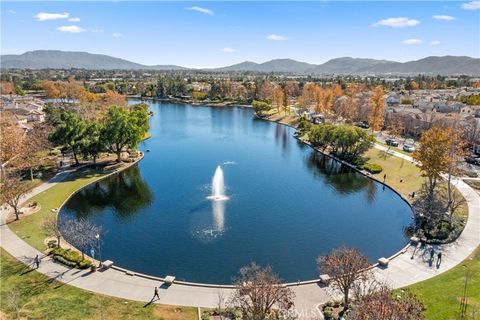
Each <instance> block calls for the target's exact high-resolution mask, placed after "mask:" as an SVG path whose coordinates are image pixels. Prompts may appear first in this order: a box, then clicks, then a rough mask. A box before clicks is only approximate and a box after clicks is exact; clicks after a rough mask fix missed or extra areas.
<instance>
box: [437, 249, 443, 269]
mask: <svg viewBox="0 0 480 320" xmlns="http://www.w3.org/2000/svg"><path fill="white" fill-rule="evenodd" d="M440 263H442V253H441V252H439V253H438V254H437V268H438V267H440Z"/></svg>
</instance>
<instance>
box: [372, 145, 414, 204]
mask: <svg viewBox="0 0 480 320" xmlns="http://www.w3.org/2000/svg"><path fill="white" fill-rule="evenodd" d="M364 156H365V157H367V158H370V160H369V161H368V162H369V163H376V164H379V165H381V166H382V168H383V171H382V172H380V173H379V174H375V175H374V177H375V178H377V179H379V180H382V181H383V175H384V174H386V175H387V179H386V183H387V184H388V185H389V186H391V187H392V188H394V189H395V190H397V191H398V192H399V193H401V194H402V195H403V196H404V197H405V198H407V199H408V194H409V193H410V192H412V191H415V192H417V191H418V190H420V187H421V185H422V183H423V182H424V178H423V177H422V176H421V175H420V169H419V168H418V167H417V166H416V165H415V164H413V163H411V162H410V161H407V160H405V159H401V158H398V157H395V156H393V155H390V154H387V153H385V152H383V151H380V150H378V149H375V148H371V149H370V150H368V152H367V153H365V155H364ZM400 180H403V182H400Z"/></svg>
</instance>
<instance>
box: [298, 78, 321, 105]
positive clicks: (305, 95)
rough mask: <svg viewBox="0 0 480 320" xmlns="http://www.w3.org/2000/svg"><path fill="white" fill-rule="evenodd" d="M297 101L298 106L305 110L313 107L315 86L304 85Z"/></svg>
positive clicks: (310, 84) (315, 98) (315, 96)
mask: <svg viewBox="0 0 480 320" xmlns="http://www.w3.org/2000/svg"><path fill="white" fill-rule="evenodd" d="M298 100H299V103H300V105H301V106H302V107H303V108H304V109H306V110H309V109H310V108H312V107H313V106H315V105H316V101H317V94H316V85H315V84H314V83H306V84H305V85H304V86H303V89H302V95H301V96H300V97H299V99H298Z"/></svg>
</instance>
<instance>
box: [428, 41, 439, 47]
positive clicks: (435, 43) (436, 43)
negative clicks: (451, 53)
mask: <svg viewBox="0 0 480 320" xmlns="http://www.w3.org/2000/svg"><path fill="white" fill-rule="evenodd" d="M428 44H429V45H431V46H438V45H439V44H440V41H438V40H433V41H430V42H429V43H428Z"/></svg>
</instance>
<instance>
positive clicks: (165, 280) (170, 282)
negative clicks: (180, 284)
mask: <svg viewBox="0 0 480 320" xmlns="http://www.w3.org/2000/svg"><path fill="white" fill-rule="evenodd" d="M173 281H175V277H174V276H166V277H165V279H164V282H165V283H166V284H168V285H171V284H172V283H173Z"/></svg>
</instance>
